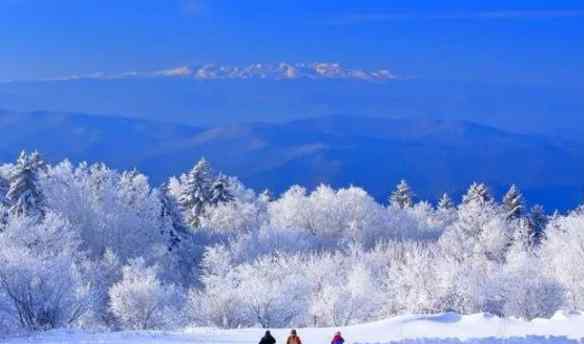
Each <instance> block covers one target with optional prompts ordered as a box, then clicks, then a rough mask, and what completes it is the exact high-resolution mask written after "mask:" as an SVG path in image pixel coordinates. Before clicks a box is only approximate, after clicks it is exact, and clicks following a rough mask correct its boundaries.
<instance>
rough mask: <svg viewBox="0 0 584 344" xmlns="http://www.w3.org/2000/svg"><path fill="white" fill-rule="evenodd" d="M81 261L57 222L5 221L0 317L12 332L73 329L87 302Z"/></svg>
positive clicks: (66, 228) (0, 236) (70, 235)
mask: <svg viewBox="0 0 584 344" xmlns="http://www.w3.org/2000/svg"><path fill="white" fill-rule="evenodd" d="M83 261H84V256H83V253H82V252H81V250H80V249H79V241H78V238H77V235H76V233H75V232H74V229H73V228H72V227H71V225H70V224H69V223H68V222H67V221H65V220H64V219H63V218H62V217H60V216H58V215H57V214H55V213H52V212H47V213H46V215H45V216H44V217H43V218H42V219H41V220H38V219H36V218H34V219H33V218H29V217H25V216H12V217H10V218H9V222H8V224H7V225H6V227H5V229H4V231H2V232H0V314H3V315H8V317H9V319H10V321H11V322H12V324H13V325H14V327H15V328H24V329H29V330H44V329H50V328H58V327H64V326H71V325H74V323H75V322H76V321H77V320H78V319H79V318H80V317H81V316H82V315H84V313H86V312H87V311H88V309H89V306H90V300H91V293H90V289H89V288H90V285H89V284H88V283H87V282H86V281H85V280H84V276H83V275H82V262H83Z"/></svg>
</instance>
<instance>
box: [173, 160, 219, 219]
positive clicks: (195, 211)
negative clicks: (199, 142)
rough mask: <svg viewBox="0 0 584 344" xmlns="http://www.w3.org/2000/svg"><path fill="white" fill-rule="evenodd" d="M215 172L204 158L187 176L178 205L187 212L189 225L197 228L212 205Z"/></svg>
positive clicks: (186, 217)
mask: <svg viewBox="0 0 584 344" xmlns="http://www.w3.org/2000/svg"><path fill="white" fill-rule="evenodd" d="M212 183H213V172H212V170H211V166H210V165H209V163H208V162H207V160H205V158H202V159H201V160H199V162H198V163H197V164H196V165H195V167H193V169H192V170H191V171H190V172H189V173H188V174H187V175H186V176H185V184H184V185H183V189H182V191H181V193H180V195H179V197H178V204H179V206H180V207H181V208H182V209H183V211H184V212H185V221H186V223H187V224H189V225H191V226H193V227H197V226H198V225H199V219H200V216H201V215H202V214H203V212H204V211H205V206H207V205H208V204H210V199H211V187H212Z"/></svg>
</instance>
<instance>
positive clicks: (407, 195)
mask: <svg viewBox="0 0 584 344" xmlns="http://www.w3.org/2000/svg"><path fill="white" fill-rule="evenodd" d="M389 201H390V204H391V205H393V206H397V207H399V208H401V209H403V208H410V207H412V206H413V205H414V201H413V193H412V190H411V189H410V186H409V185H408V183H407V182H406V181H405V180H404V179H402V180H401V181H400V183H399V184H398V185H397V186H396V188H395V190H394V191H393V192H392V193H391V196H390V198H389Z"/></svg>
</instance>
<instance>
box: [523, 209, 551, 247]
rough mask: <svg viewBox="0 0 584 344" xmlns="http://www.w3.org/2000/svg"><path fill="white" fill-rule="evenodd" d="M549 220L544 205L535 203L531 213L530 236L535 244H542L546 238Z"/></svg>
mask: <svg viewBox="0 0 584 344" xmlns="http://www.w3.org/2000/svg"><path fill="white" fill-rule="evenodd" d="M548 222H549V220H548V217H547V216H546V214H545V211H544V209H543V207H542V206H541V205H539V204H536V205H534V206H533V207H532V208H531V211H530V213H529V219H528V225H529V238H530V241H531V243H532V245H534V246H538V245H540V244H541V242H542V241H543V239H544V238H545V227H546V226H547V224H548Z"/></svg>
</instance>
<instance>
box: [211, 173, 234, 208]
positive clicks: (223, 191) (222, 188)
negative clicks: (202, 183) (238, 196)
mask: <svg viewBox="0 0 584 344" xmlns="http://www.w3.org/2000/svg"><path fill="white" fill-rule="evenodd" d="M234 199H235V197H234V196H233V194H232V193H231V190H230V184H229V179H228V178H227V177H226V176H224V175H222V174H219V175H218V176H217V178H215V180H214V181H213V184H212V185H211V190H210V197H209V203H210V204H212V205H217V204H221V203H228V202H231V201H233V200H234Z"/></svg>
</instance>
